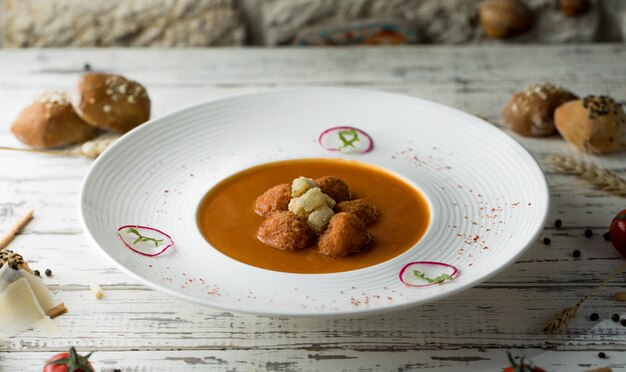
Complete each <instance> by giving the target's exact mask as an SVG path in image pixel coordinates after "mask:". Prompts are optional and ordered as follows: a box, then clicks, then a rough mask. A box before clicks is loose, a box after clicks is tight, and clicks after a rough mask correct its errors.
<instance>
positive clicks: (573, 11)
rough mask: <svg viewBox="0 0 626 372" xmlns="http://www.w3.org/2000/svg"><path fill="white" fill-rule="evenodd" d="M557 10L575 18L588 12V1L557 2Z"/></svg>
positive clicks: (567, 0)
mask: <svg viewBox="0 0 626 372" xmlns="http://www.w3.org/2000/svg"><path fill="white" fill-rule="evenodd" d="M559 9H561V13H563V14H565V15H566V16H568V17H576V16H578V15H580V14H583V13H585V12H587V11H588V10H589V0H559Z"/></svg>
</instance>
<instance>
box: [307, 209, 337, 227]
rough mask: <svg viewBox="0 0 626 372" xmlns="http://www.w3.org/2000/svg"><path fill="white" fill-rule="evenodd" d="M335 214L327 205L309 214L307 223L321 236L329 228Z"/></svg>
mask: <svg viewBox="0 0 626 372" xmlns="http://www.w3.org/2000/svg"><path fill="white" fill-rule="evenodd" d="M334 215H335V212H333V210H332V209H330V208H329V207H328V206H327V205H324V206H322V207H320V208H318V209H316V210H314V211H313V212H311V214H309V217H308V218H307V223H308V224H309V226H310V227H311V228H312V229H313V230H314V231H315V232H316V233H318V234H321V233H322V232H323V231H324V230H325V229H326V226H328V223H329V222H330V219H331V218H333V216H334Z"/></svg>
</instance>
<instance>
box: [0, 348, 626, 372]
mask: <svg viewBox="0 0 626 372" xmlns="http://www.w3.org/2000/svg"><path fill="white" fill-rule="evenodd" d="M84 350H88V349H84ZM79 351H81V349H79ZM510 351H511V352H512V353H513V354H522V353H523V354H524V355H525V356H526V357H528V358H531V359H532V360H533V362H535V364H537V365H540V366H542V367H544V368H545V369H546V370H548V371H570V372H572V371H573V372H582V371H585V370H588V369H591V368H600V367H607V366H611V367H613V370H614V371H619V370H621V369H623V368H624V367H625V366H626V363H625V361H624V358H623V356H622V355H621V354H620V351H605V350H604V349H602V348H601V347H600V348H593V347H590V348H588V349H581V350H573V351H546V350H535V349H529V348H523V349H517V348H515V349H510ZM599 351H604V352H605V354H606V355H607V356H608V357H607V358H606V359H601V358H599V357H598V352H599ZM52 355H54V353H53V352H51V351H44V352H32V351H29V352H11V353H3V354H0V368H3V370H7V371H10V370H24V371H37V370H40V369H41V368H42V366H43V364H44V363H45V361H46V360H47V358H49V357H50V356H52ZM364 358H366V359H367V360H368V362H366V363H364V362H363V359H364ZM91 360H92V361H93V362H94V366H95V367H96V369H97V370H98V371H102V372H112V371H113V370H114V369H116V368H117V369H121V370H122V371H207V370H224V371H257V370H263V371H285V372H291V371H346V370H358V371H364V372H369V371H413V370H418V369H426V370H436V371H442V372H457V371H467V370H472V371H501V370H502V368H504V367H505V366H507V359H506V350H504V349H459V350H417V351H404V350H397V351H393V352H385V351H377V350H367V351H363V352H358V351H353V350H345V351H344V350H342V351H326V350H318V349H317V348H316V347H315V346H311V347H309V348H303V349H298V350H294V351H292V352H290V353H289V354H286V353H284V352H283V351H282V350H232V349H227V350H184V351H181V350H165V351H98V352H96V353H95V354H93V356H92V358H91Z"/></svg>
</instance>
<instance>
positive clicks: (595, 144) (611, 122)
mask: <svg viewBox="0 0 626 372" xmlns="http://www.w3.org/2000/svg"><path fill="white" fill-rule="evenodd" d="M555 123H556V128H557V129H558V131H559V133H561V135H562V136H563V138H565V139H566V140H567V141H568V142H570V143H572V144H574V145H575V146H576V147H578V148H579V149H581V150H583V151H585V152H590V153H607V152H614V151H622V150H624V149H626V115H625V114H624V110H622V107H621V106H620V105H619V104H618V103H617V102H615V101H614V100H613V99H612V98H610V97H607V96H587V97H585V98H584V99H582V100H576V101H571V102H568V103H565V104H563V105H561V106H559V107H558V108H557V109H556V112H555Z"/></svg>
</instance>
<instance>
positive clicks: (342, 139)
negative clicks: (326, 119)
mask: <svg viewBox="0 0 626 372" xmlns="http://www.w3.org/2000/svg"><path fill="white" fill-rule="evenodd" d="M318 142H319V143H320V145H321V146H322V147H323V148H324V149H326V150H328V151H341V152H344V153H356V154H365V153H368V152H370V151H372V149H373V148H374V141H372V137H370V135H369V134H367V133H365V132H364V131H362V130H360V129H359V128H354V127H334V128H330V129H326V130H325V131H323V132H322V134H320V137H319V139H318Z"/></svg>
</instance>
